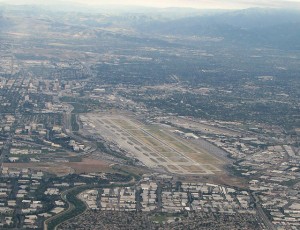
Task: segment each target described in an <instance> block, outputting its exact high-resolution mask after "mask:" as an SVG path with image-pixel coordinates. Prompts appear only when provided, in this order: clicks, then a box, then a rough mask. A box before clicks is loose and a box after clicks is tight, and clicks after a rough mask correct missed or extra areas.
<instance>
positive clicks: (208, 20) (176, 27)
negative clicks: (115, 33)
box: [135, 9, 300, 49]
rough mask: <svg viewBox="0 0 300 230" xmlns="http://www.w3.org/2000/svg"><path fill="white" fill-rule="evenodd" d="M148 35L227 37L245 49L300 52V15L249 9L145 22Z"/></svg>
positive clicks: (139, 26) (287, 11)
mask: <svg viewBox="0 0 300 230" xmlns="http://www.w3.org/2000/svg"><path fill="white" fill-rule="evenodd" d="M135 26H136V27H137V28H138V29H139V30H141V31H143V32H146V33H157V34H169V35H188V36H192V35H196V36H212V37H223V38H224V41H226V42H232V43H240V44H243V45H247V44H249V45H267V46H270V47H282V48H288V49H290V48H296V49H300V39H299V37H300V11H296V10H277V9H247V10H238V11H232V12H225V13H217V14H214V15H208V16H207V15H206V16H205V15H204V16H196V17H186V18H181V19H177V20H171V21H160V20H153V21H149V20H148V21H146V22H145V21H141V22H140V23H136V25H135Z"/></svg>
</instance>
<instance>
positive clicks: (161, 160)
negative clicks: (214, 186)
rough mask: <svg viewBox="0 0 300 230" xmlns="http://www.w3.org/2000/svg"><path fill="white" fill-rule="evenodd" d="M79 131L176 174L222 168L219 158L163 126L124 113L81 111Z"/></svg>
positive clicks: (204, 172) (149, 164)
mask: <svg viewBox="0 0 300 230" xmlns="http://www.w3.org/2000/svg"><path fill="white" fill-rule="evenodd" d="M80 119H81V121H82V123H83V130H82V132H83V133H84V134H87V135H94V136H101V137H103V138H104V139H106V140H107V141H111V142H114V143H116V144H117V145H118V146H119V147H121V148H123V149H124V150H126V151H127V152H128V153H129V154H132V156H133V157H135V158H137V159H139V160H140V161H141V162H143V163H144V165H146V166H148V167H150V168H164V169H167V170H168V171H169V172H171V173H175V174H214V173H216V172H219V171H221V170H220V168H221V165H222V164H223V163H222V162H221V161H220V160H219V159H217V158H216V157H214V156H213V155H211V154H210V153H208V152H207V151H205V150H203V149H200V148H199V147H198V146H196V145H194V144H193V143H191V142H189V141H188V140H185V139H182V138H179V137H176V136H175V135H174V134H172V133H171V132H170V131H169V130H167V129H166V128H165V127H161V126H159V125H144V124H142V123H140V122H138V121H137V120H135V119H134V118H132V117H127V116H123V115H111V114H110V115H105V114H100V113H98V114H93V113H89V114H84V115H81V116H80Z"/></svg>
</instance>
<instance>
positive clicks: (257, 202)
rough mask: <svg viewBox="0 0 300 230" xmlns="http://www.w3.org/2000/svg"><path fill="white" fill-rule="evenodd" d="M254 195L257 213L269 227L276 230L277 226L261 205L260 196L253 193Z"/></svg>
mask: <svg viewBox="0 0 300 230" xmlns="http://www.w3.org/2000/svg"><path fill="white" fill-rule="evenodd" d="M252 195H253V197H254V199H255V203H256V210H257V214H258V215H259V216H260V218H261V219H262V221H263V222H264V224H265V226H266V227H267V229H270V230H276V228H275V227H274V225H273V224H272V222H271V221H270V220H269V218H268V217H267V215H266V214H265V212H264V210H263V209H262V207H261V205H260V201H259V199H258V197H257V196H256V194H254V193H253V194H252Z"/></svg>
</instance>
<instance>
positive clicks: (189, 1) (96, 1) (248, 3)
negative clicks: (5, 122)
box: [0, 0, 300, 9]
mask: <svg viewBox="0 0 300 230" xmlns="http://www.w3.org/2000/svg"><path fill="white" fill-rule="evenodd" d="M0 2H5V3H9V4H32V3H37V4H43V5H44V4H49V3H52V4H53V3H54V2H55V3H59V2H63V3H65V2H68V3H71V4H72V3H80V4H84V5H92V6H93V5H136V6H151V7H193V8H200V9H241V8H249V7H276V8H287V7H288V8H299V9H300V0H52V1H51V0H0Z"/></svg>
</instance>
